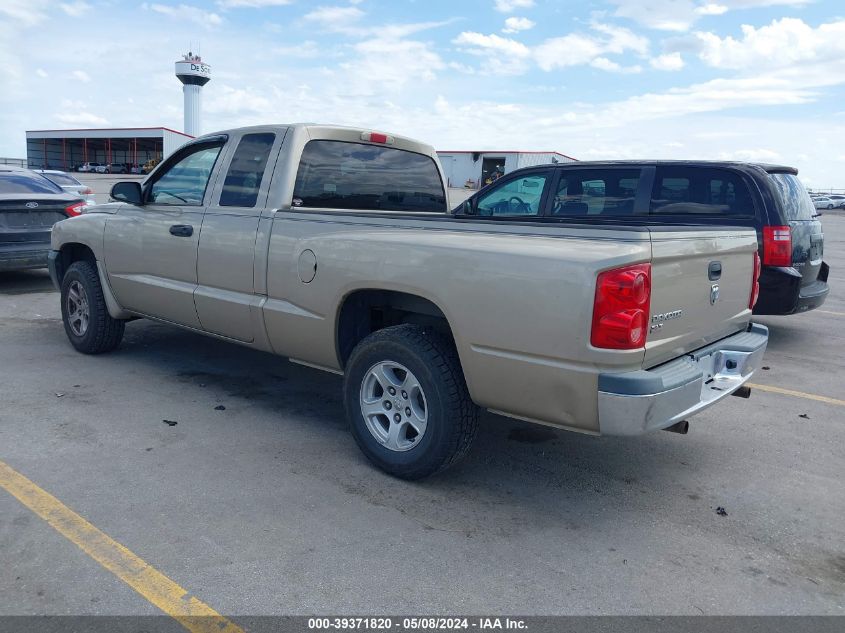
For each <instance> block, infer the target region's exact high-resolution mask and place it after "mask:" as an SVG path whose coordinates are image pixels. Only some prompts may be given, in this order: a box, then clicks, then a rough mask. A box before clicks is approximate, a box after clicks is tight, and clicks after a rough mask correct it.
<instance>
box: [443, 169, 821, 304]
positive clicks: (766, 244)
mask: <svg viewBox="0 0 845 633" xmlns="http://www.w3.org/2000/svg"><path fill="white" fill-rule="evenodd" d="M611 168H616V169H626V168H627V169H634V170H640V171H641V173H642V175H641V177H640V178H639V179H638V180H637V179H634V180H630V179H629V180H627V181H621V182H620V183H618V184H616V185H615V188H611V189H607V185H606V184H604V183H600V186H599V188H598V189H597V188H596V183H593V182H590V181H589V180H584V181H583V182H582V183H580V184H579V183H578V182H575V183H574V184H573V185H572V187H574V189H573V188H570V185H569V178H568V176H567V175H568V174H580V173H586V174H589V173H590V172H589V170H591V169H597V170H600V171H601V170H604V169H611ZM538 169H539V170H540V171H542V170H543V169H546V168H544V167H540V168H538ZM555 169H556V171H557V172H558V173H559V174H560V176H557V178H559V184H558V185H557V189H556V194H554V195H553V196H552V198H550V199H548V200H546V201H545V202H542V204H544V205H546V206H547V207H548V209H547V214H548V216H550V217H552V218H559V219H560V220H562V221H566V222H579V223H581V222H587V223H589V224H599V225H617V224H627V223H630V222H631V221H632V219H634V220H635V221H637V222H642V223H645V224H648V223H651V222H653V221H657V222H658V223H660V224H664V223H666V222H669V221H675V222H677V223H680V224H686V225H691V224H700V225H704V226H708V225H710V226H712V225H719V226H725V225H730V226H737V227H742V226H753V227H754V228H755V230H756V231H757V237H758V244H759V255H760V259H761V261H762V265H763V268H762V272H761V275H760V297H759V299H758V301H757V303H756V305H755V306H754V314H794V313H797V312H804V311H806V310H811V309H813V308H817V307H819V306H820V305H822V304H823V303H824V301H825V299H826V298H827V295H828V292H829V288H828V284H827V279H828V273H829V267H828V265H827V264H826V263H825V262H824V261H823V259H822V257H823V254H824V234H823V232H822V225H821V222H820V221H819V220H818V218H817V217H816V213H815V210H814V209H813V204H812V203H811V200H810V196H809V195H808V194H807V191H806V190H805V189H804V186H803V185H802V184H801V181H800V180H799V179H798V177H797V174H798V171H797V170H795V169H793V168H791V167H782V166H777V165H762V164H761V165H755V164H748V163H732V162H701V161H646V162H635V161H619V162H605V163H602V162H577V163H566V164H559V165H557V166H556V168H555ZM584 170H586V171H584ZM512 173H514V174H517V175H516V176H514V178H516V179H517V181H518V182H522V180H526V179H525V174H529V173H531V172H530V170H529V171H517V172H512ZM520 178H522V180H519V179H520ZM497 184H498V183H497ZM526 184H527V183H523V184H522V185H521V189H520V190H519V191H517V192H515V193H513V192H507V191H506V190H503V189H500V188H499V187H500V185H499V187H496V188H494V189H491V187H492V185H491V186H488V187H487V188H484V189H481V190H480V191H478V192H477V193H476V194H474V195H473V196H472V197H471V198H469V199H468V200H467V201H466V202H465V203H464V204H463V205H462V206H461V207H459V208H458V209H457V210H456V211H457V212H458V214H459V215H460V214H461V213H463V214H466V213H467V209H474V213H476V214H478V215H481V216H484V215H490V214H491V213H492V214H493V215H494V216H495V215H499V214H501V213H505V214H510V215H511V216H514V217H516V216H519V215H522V214H524V213H526V212H528V213H529V214H532V213H534V210H533V209H534V205H535V204H540V203H541V201H542V200H544V198H542V197H541V196H538V195H537V193H536V190H533V192H532V190H529V189H527V188H526ZM492 191H498V192H499V193H498V194H492V193H490V192H492ZM509 193H513V195H512V196H511V195H508V194H509ZM542 195H543V196H545V195H546V193H545V192H544V193H543V194H542ZM491 196H493V197H492V198H491ZM496 196H498V198H497V197H496ZM478 201H483V203H481V204H480V206H478V205H479V202H478ZM467 205H470V206H467ZM471 205H476V206H475V207H472V206H471ZM526 205H527V206H526ZM549 205H551V206H549Z"/></svg>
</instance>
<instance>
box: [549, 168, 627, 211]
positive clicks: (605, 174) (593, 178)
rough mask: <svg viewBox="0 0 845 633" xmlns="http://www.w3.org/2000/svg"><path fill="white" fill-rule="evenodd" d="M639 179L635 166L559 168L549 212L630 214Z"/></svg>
mask: <svg viewBox="0 0 845 633" xmlns="http://www.w3.org/2000/svg"><path fill="white" fill-rule="evenodd" d="M639 182H640V170H639V169H563V170H561V173H560V180H559V181H558V186H557V191H556V192H555V197H554V200H553V203H552V215H555V216H561V217H579V216H603V217H609V216H624V215H631V214H633V213H634V197H635V196H636V195H637V185H638V184H639Z"/></svg>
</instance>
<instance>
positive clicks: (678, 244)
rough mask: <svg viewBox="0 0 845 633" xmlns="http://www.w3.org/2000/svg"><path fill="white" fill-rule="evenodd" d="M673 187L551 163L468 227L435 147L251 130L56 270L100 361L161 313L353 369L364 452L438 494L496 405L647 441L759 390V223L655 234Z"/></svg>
mask: <svg viewBox="0 0 845 633" xmlns="http://www.w3.org/2000/svg"><path fill="white" fill-rule="evenodd" d="M720 175H721V176H722V177H727V176H726V175H725V174H720V172H719V171H718V170H716V171H715V172H714V174H713V178H718V177H720ZM653 178H654V173H653V170H651V172H649V170H647V169H642V168H635V167H631V166H625V165H608V166H606V167H603V168H596V167H585V168H584V169H580V170H579V169H569V170H566V171H564V170H562V169H560V167H559V166H558V165H547V166H540V167H536V168H531V169H530V170H529V171H527V172H521V173H519V174H516V175H508V176H504V177H502V178H500V179H499V180H497V181H496V183H494V184H493V185H491V186H490V187H488V188H487V189H485V190H484V191H483V192H481V193H480V194H478V195H476V196H475V197H474V198H473V199H472V200H471V201H470V202H469V203H468V204H465V205H462V206H461V207H459V208H458V209H457V210H456V211H454V212H453V211H450V210H449V205H448V202H447V197H446V190H445V188H444V179H443V174H442V171H441V168H440V164H439V162H438V160H437V157H436V154H435V152H434V150H433V148H432V147H430V146H428V145H425V144H423V143H419V142H416V141H413V140H411V139H408V138H403V137H401V136H398V135H392V134H385V133H383V132H376V131H370V130H364V129H352V128H344V127H337V126H323V125H310V124H308V125H306V124H295V125H272V126H261V127H251V128H241V129H234V130H228V131H225V132H219V133H215V134H211V135H206V136H203V137H201V138H197V139H195V140H193V141H190V142H189V143H187V144H186V145H184V146H182V147H181V148H180V149H178V150H177V151H176V152H174V153H173V154H172V155H170V156H169V157H167V158H166V159H165V160H164V161H163V162H162V163H161V164H160V165H158V166H157V167H156V169H155V170H154V171H153V172H152V173H151V174H150V175H149V177H148V178H147V179H146V180H145V181H144V182H143V184H141V183H138V182H121V183H117V184H115V185H114V187H113V189H112V191H111V197H112V199H113V202H111V203H109V204H105V205H100V206H97V207H93V208H92V209H91V210H90V211H89V212H88V213H85V214H83V215H81V216H80V217H75V218H71V219H68V220H63V221H61V222H59V223H58V224H56V226H55V228H54V229H53V232H52V252H51V253H50V256H49V268H50V273H51V276H52V278H53V282H54V283H55V285H56V286H57V287H58V288H59V289H60V291H61V310H62V319H63V321H64V328H65V331H66V333H67V336H68V338H69V339H70V342H71V344H72V345H73V346H74V347H75V348H76V349H77V350H79V351H80V352H83V353H87V354H97V353H101V352H106V351H109V350H112V349H114V348H115V347H116V346H117V345H119V343H120V341H121V337H122V335H123V332H124V327H125V324H126V323H127V321H129V320H132V319H135V318H149V319H155V320H157V321H161V322H165V323H169V324H173V325H176V326H180V327H183V328H186V329H189V330H192V331H195V332H201V333H205V334H207V335H209V336H213V337H216V338H219V339H223V340H226V341H232V342H235V343H239V344H241V345H246V346H248V347H251V348H254V349H256V350H263V351H266V352H270V353H273V354H277V355H279V356H283V357H287V358H289V359H290V360H291V361H294V362H296V363H301V364H303V365H308V366H311V367H316V368H319V369H323V370H326V371H329V372H335V373H337V374H341V375H342V376H343V398H344V406H345V412H346V416H347V418H348V421H349V424H350V428H351V431H352V435H353V436H354V438H355V440H356V442H357V443H358V445H359V447H360V448H361V450H362V451H363V452H364V454H365V455H366V456H367V457H368V458H369V459H370V460H371V461H372V462H373V463H374V464H376V465H377V466H378V467H380V468H382V469H384V470H385V471H387V472H389V473H391V474H393V475H395V476H398V477H403V478H408V479H415V478H421V477H425V476H427V475H431V474H433V473H435V472H437V471H440V470H442V469H444V468H446V467H448V466H449V465H451V464H453V463H454V462H456V461H457V460H458V459H459V458H461V457H462V456H463V455H465V454H466V452H467V450H468V449H469V446H470V444H471V441H472V439H473V436H474V434H475V432H476V428H477V425H478V411H479V409H481V408H483V409H487V410H490V411H492V412H495V413H498V414H501V415H505V416H511V417H513V418H517V419H520V420H526V421H531V422H538V423H541V424H546V425H551V426H554V427H558V428H562V429H569V430H573V431H579V432H582V433H589V434H594V435H636V434H640V433H645V432H647V431H651V430H656V429H669V430H674V431H680V432H686V429H687V418H688V417H689V416H691V415H693V414H695V413H697V412H698V411H700V410H702V409H704V408H705V407H707V406H709V405H712V404H714V403H716V402H717V401H718V400H720V399H722V398H724V397H725V396H727V395H729V394H732V393H735V394H742V395H747V392H748V387H747V386H744V383H745V382H746V381H747V380H748V378H749V377H750V376H751V374H752V372H753V371H754V369H755V368H756V367H757V366H758V365H759V363H760V361H761V358H762V355H763V352H764V350H765V348H766V343H767V340H768V331H767V329H766V328H765V327H763V326H761V325H756V324H752V323H751V310H752V307H753V305H754V302H755V300H756V297H757V293H758V290H759V285H758V281H757V280H758V275H759V271H760V261H759V257H758V254H757V241H756V236H755V231H754V229H753V228H745V227H741V226H725V227H719V226H712V225H707V226H704V225H701V224H696V223H694V222H687V223H677V222H676V221H674V220H673V221H672V222H662V221H660V219H654V218H652V219H651V220H650V221H648V222H644V221H642V216H641V211H642V210H643V209H644V208H645V209H646V211H647V207H648V205H649V202H648V198H649V193H648V192H650V189H651V185H652V181H653ZM585 192H586V193H585ZM643 192H646V193H645V194H643ZM599 207H601V209H602V210H605V209H606V210H607V211H608V213H607V214H604V213H590V211H596V210H597V209H599ZM585 210H586V211H587V213H583V212H584V211H585ZM570 211H571V212H574V213H575V214H576V215H578V217H577V218H576V219H573V217H575V216H569V215H567V214H568V213H569V212H570ZM605 216H606V217H607V218H610V217H611V216H612V217H613V218H614V220H613V221H603V220H602V218H603V217H605Z"/></svg>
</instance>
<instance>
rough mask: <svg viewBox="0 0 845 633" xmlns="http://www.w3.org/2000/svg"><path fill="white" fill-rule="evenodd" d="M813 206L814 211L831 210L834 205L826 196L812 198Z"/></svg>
mask: <svg viewBox="0 0 845 633" xmlns="http://www.w3.org/2000/svg"><path fill="white" fill-rule="evenodd" d="M813 206H814V207H816V209H832V208H833V207H835V206H836V203H835V202H834V201H833V200H831V199H830V198H828V197H827V196H816V197H815V198H813Z"/></svg>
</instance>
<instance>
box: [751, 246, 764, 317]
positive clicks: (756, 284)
mask: <svg viewBox="0 0 845 633" xmlns="http://www.w3.org/2000/svg"><path fill="white" fill-rule="evenodd" d="M762 268H763V266H762V264H761V263H760V254H759V253H758V252H757V251H754V276H753V277H752V278H751V299H749V301H748V309H749V310H750V309H752V308H753V307H754V306H755V305H756V303H757V297H759V296H760V271H761V270H762Z"/></svg>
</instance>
